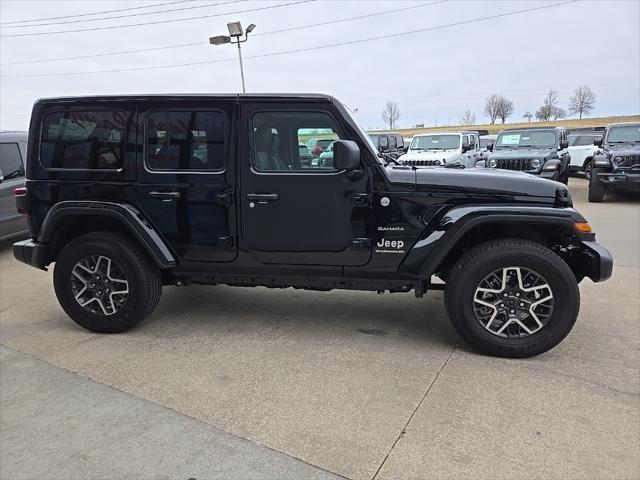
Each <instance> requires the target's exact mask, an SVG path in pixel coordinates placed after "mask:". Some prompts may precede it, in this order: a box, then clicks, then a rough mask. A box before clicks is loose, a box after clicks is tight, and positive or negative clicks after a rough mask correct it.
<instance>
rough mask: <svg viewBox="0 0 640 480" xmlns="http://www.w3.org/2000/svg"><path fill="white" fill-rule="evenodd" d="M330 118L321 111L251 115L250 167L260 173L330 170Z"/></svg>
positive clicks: (333, 133) (332, 128)
mask: <svg viewBox="0 0 640 480" xmlns="http://www.w3.org/2000/svg"><path fill="white" fill-rule="evenodd" d="M340 138H341V137H340V135H339V133H338V129H337V126H336V124H335V122H334V121H333V118H331V116H330V115H329V114H327V113H322V112H260V113H256V114H255V115H254V116H253V156H252V159H253V165H254V166H255V168H256V170H258V171H264V172H274V171H277V172H300V171H304V172H309V173H311V172H323V171H334V168H333V142H334V141H335V140H338V139H340Z"/></svg>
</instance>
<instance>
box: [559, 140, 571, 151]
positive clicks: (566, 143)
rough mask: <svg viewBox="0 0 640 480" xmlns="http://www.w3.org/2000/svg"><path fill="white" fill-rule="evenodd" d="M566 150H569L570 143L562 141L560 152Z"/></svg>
mask: <svg viewBox="0 0 640 480" xmlns="http://www.w3.org/2000/svg"><path fill="white" fill-rule="evenodd" d="M565 148H569V141H568V140H560V150H564V149H565Z"/></svg>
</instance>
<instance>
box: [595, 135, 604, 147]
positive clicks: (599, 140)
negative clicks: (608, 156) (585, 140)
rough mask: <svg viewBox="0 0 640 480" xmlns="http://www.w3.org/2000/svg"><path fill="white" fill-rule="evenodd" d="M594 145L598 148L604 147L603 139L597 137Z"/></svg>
mask: <svg viewBox="0 0 640 480" xmlns="http://www.w3.org/2000/svg"><path fill="white" fill-rule="evenodd" d="M593 144H594V145H595V146H596V147H601V146H602V137H596V138H594V139H593Z"/></svg>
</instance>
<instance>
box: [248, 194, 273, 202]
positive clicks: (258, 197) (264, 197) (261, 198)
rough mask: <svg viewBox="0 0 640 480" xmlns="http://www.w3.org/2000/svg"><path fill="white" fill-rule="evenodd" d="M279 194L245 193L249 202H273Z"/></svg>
mask: <svg viewBox="0 0 640 480" xmlns="http://www.w3.org/2000/svg"><path fill="white" fill-rule="evenodd" d="M278 198H280V196H279V195H278V194H277V193H247V200H249V201H250V202H275V201H276V200H278Z"/></svg>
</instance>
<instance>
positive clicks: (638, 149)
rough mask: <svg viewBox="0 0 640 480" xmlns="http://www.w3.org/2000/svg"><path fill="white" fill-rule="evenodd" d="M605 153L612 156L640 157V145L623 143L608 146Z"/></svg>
mask: <svg viewBox="0 0 640 480" xmlns="http://www.w3.org/2000/svg"><path fill="white" fill-rule="evenodd" d="M605 151H606V152H608V153H611V154H612V155H638V154H640V143H637V144H632V143H621V144H615V145H607V146H606V148H605Z"/></svg>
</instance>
